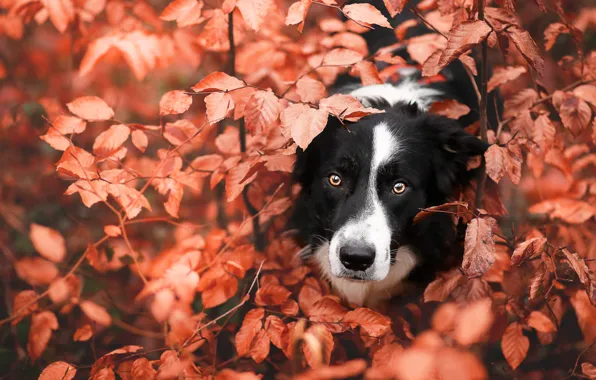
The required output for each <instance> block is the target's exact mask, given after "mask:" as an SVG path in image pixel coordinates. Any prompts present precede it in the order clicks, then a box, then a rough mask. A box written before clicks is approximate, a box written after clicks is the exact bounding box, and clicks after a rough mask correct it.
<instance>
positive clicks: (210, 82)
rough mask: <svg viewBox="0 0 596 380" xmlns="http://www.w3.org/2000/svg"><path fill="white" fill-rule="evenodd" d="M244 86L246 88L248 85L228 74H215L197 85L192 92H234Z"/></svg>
mask: <svg viewBox="0 0 596 380" xmlns="http://www.w3.org/2000/svg"><path fill="white" fill-rule="evenodd" d="M244 86H246V83H244V82H243V81H241V80H240V79H238V78H235V77H233V76H230V75H228V74H226V73H222V72H214V73H211V74H209V75H207V76H206V77H205V78H203V79H202V80H201V81H200V82H199V83H197V84H195V85H194V86H193V87H192V90H193V91H194V92H214V91H232V90H236V89H239V88H242V87H244Z"/></svg>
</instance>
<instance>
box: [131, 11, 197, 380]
mask: <svg viewBox="0 0 596 380" xmlns="http://www.w3.org/2000/svg"><path fill="white" fill-rule="evenodd" d="M193 1H194V0H193ZM130 374H131V376H132V380H145V379H147V380H151V379H155V376H156V375H157V371H156V370H155V369H153V366H152V365H151V363H150V362H149V360H147V359H146V358H139V359H136V360H135V361H134V362H133V363H132V368H131V370H130Z"/></svg>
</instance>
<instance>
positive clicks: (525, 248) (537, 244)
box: [511, 238, 546, 265]
mask: <svg viewBox="0 0 596 380" xmlns="http://www.w3.org/2000/svg"><path fill="white" fill-rule="evenodd" d="M545 244H546V238H532V239H530V240H526V241H524V242H523V243H520V244H519V245H518V246H517V247H516V248H515V251H513V255H511V264H512V265H520V264H521V263H522V262H523V261H524V260H527V259H530V258H532V257H533V256H535V255H540V254H541V253H542V251H543V250H544V245H545Z"/></svg>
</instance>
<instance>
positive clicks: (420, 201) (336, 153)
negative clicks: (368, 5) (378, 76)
mask: <svg viewBox="0 0 596 380" xmlns="http://www.w3.org/2000/svg"><path fill="white" fill-rule="evenodd" d="M389 43H390V42H389ZM460 70H461V68H460ZM403 74H404V75H403V76H402V78H403V79H402V80H400V81H399V82H398V83H387V84H383V85H373V86H360V85H355V84H349V85H342V86H340V87H339V90H338V92H343V93H349V94H351V95H353V96H355V97H357V98H358V99H359V100H360V101H361V102H362V103H363V104H365V105H367V106H372V107H376V108H381V109H383V110H385V113H382V114H375V115H371V116H368V117H365V118H363V119H361V120H360V121H358V122H356V123H351V124H347V125H341V124H340V123H339V122H338V121H337V120H334V119H332V118H330V119H329V122H328V125H327V127H326V128H325V130H324V131H323V132H322V133H321V134H320V135H319V136H317V137H316V138H315V139H314V141H313V142H312V143H311V145H310V146H309V147H308V148H307V149H306V150H305V151H300V152H299V154H298V159H297V163H296V166H295V170H294V177H295V180H296V181H297V182H298V183H299V184H300V185H302V190H301V193H300V195H299V198H298V200H297V203H296V207H295V212H294V216H293V219H292V221H293V224H294V226H295V227H296V228H298V229H299V231H300V233H301V235H302V237H303V238H304V239H305V240H306V242H307V243H308V244H309V245H308V246H307V247H306V248H305V249H304V250H303V252H302V253H303V256H305V257H310V258H312V259H314V261H315V262H316V263H317V264H318V266H319V267H320V269H321V272H322V274H323V276H325V277H326V278H327V279H328V280H329V281H330V283H331V286H332V288H333V289H334V290H335V292H336V293H338V294H339V295H340V296H341V297H342V298H344V299H345V300H346V301H348V302H349V303H352V304H355V305H367V306H375V305H377V304H378V303H379V302H380V301H383V300H385V299H387V298H390V297H392V296H393V295H395V294H396V293H397V292H399V291H400V288H401V285H402V283H403V282H404V280H405V279H407V278H410V277H412V276H414V275H418V276H420V275H421V276H422V277H432V276H434V272H435V271H436V269H437V268H440V267H442V266H443V265H444V264H447V263H446V261H447V257H448V252H449V250H450V245H452V243H453V241H454V239H455V237H456V231H455V228H454V224H453V221H452V219H451V217H450V216H449V215H447V214H433V215H432V216H430V217H428V218H426V219H424V220H422V221H421V222H420V223H417V224H413V218H414V216H415V215H416V214H417V213H418V212H419V211H420V209H422V208H426V207H430V206H434V205H439V204H442V203H445V202H446V201H448V199H449V197H450V196H451V195H452V194H453V192H454V189H455V188H456V187H457V186H459V185H461V184H463V183H464V182H465V181H466V180H467V179H468V177H469V173H468V172H467V168H466V163H467V161H468V160H469V159H470V158H471V157H473V156H476V155H480V154H482V153H483V152H484V151H485V150H486V148H487V145H486V144H485V143H484V142H482V141H481V140H479V139H478V138H476V137H474V136H472V135H470V134H468V133H467V132H465V131H464V129H463V126H462V123H461V122H458V121H455V120H450V119H448V118H446V117H442V116H436V115H432V114H429V113H428V112H427V111H428V109H429V107H430V105H431V104H432V103H433V102H434V101H436V100H439V99H444V98H455V99H458V100H460V101H463V102H464V103H468V104H470V106H471V108H474V107H475V104H474V103H475V102H476V99H475V98H472V99H470V98H469V96H468V97H467V98H466V95H469V91H467V92H466V91H465V90H466V89H468V90H469V86H470V83H469V82H466V81H468V80H469V79H468V77H467V76H466V74H464V73H463V72H460V73H459V74H457V68H456V70H454V71H449V70H447V71H446V72H445V76H446V77H447V78H448V79H449V80H448V81H447V83H445V84H441V85H439V86H435V85H432V86H431V85H423V84H419V83H418V82H417V81H416V75H418V74H419V73H417V72H408V73H406V72H404V73H403ZM466 122H467V121H466ZM333 174H336V175H338V176H339V177H340V178H341V185H339V186H333V185H332V184H331V183H330V176H331V175H333ZM396 182H402V183H404V184H405V186H406V190H405V191H404V192H403V193H401V194H396V193H394V192H393V186H394V184H396Z"/></svg>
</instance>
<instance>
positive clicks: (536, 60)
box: [505, 25, 544, 76]
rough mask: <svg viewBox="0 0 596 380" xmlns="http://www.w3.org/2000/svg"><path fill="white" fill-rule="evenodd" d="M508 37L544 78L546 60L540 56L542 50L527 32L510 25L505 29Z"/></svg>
mask: <svg viewBox="0 0 596 380" xmlns="http://www.w3.org/2000/svg"><path fill="white" fill-rule="evenodd" d="M505 32H506V35H507V37H509V40H510V41H511V42H513V44H514V45H515V47H516V48H517V50H519V52H520V53H521V54H522V55H523V56H524V58H525V59H526V61H527V62H528V63H529V64H530V65H531V66H532V67H533V68H534V70H536V72H537V73H538V75H540V76H544V59H543V58H542V57H541V55H540V50H539V49H538V46H536V42H534V40H533V39H532V36H530V33H528V32H527V31H526V30H523V29H522V28H520V27H519V26H517V25H509V26H508V27H507V28H506V29H505Z"/></svg>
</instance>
